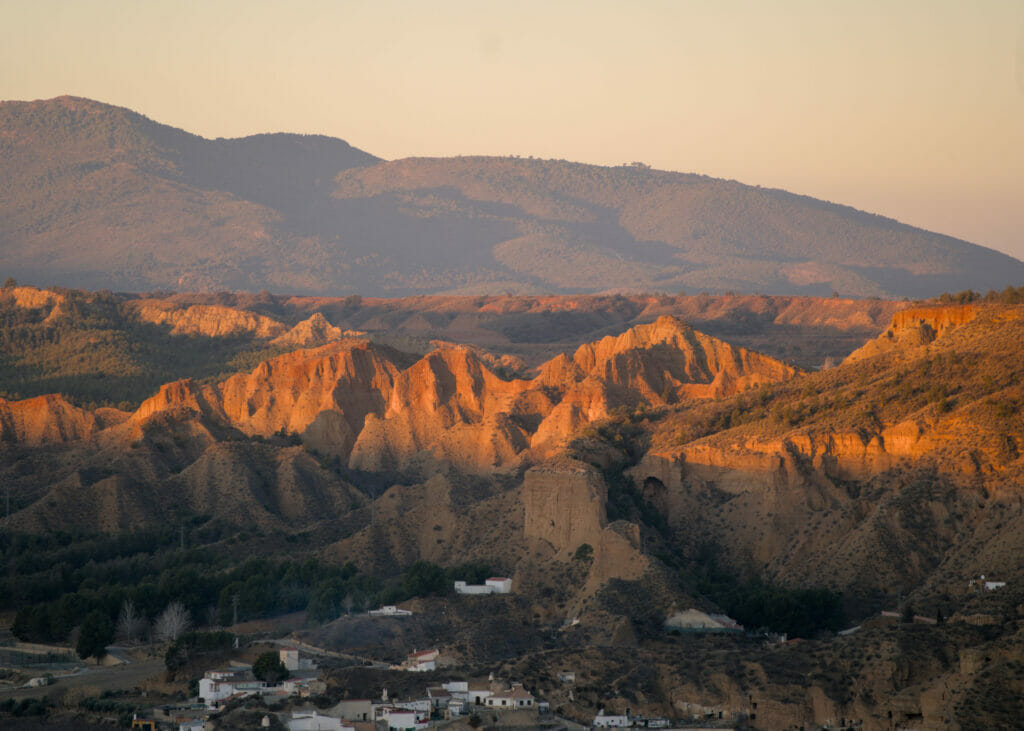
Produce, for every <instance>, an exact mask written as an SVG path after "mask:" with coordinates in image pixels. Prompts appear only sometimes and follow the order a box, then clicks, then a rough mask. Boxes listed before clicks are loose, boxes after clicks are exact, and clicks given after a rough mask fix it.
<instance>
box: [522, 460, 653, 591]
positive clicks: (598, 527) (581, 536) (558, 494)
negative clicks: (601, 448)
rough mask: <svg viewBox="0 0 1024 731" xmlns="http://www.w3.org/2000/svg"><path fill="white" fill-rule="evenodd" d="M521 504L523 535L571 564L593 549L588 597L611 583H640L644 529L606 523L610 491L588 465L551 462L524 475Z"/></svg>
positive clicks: (643, 565) (644, 567)
mask: <svg viewBox="0 0 1024 731" xmlns="http://www.w3.org/2000/svg"><path fill="white" fill-rule="evenodd" d="M522 501H523V509H524V513H525V517H524V520H523V534H524V536H525V538H526V540H527V541H528V542H530V541H533V542H540V543H542V544H544V545H546V546H548V547H549V549H550V550H551V551H553V553H554V555H555V557H557V558H559V559H561V560H573V557H574V556H576V552H577V551H578V550H579V549H580V548H581V547H583V546H590V548H591V550H590V552H589V554H590V555H589V556H586V557H580V558H579V559H577V560H583V561H589V562H590V566H589V570H588V573H587V581H586V587H585V589H584V594H587V595H589V594H592V593H593V592H595V591H597V589H599V588H600V587H601V586H602V585H604V583H605V582H607V581H608V580H609V579H613V578H616V579H636V578H639V577H640V576H641V575H643V573H644V572H645V571H646V570H647V568H648V567H649V565H650V564H649V562H648V560H647V557H646V556H644V555H643V554H641V553H640V550H639V547H640V529H639V526H637V525H636V524H634V523H626V522H625V521H618V522H616V523H612V524H610V525H609V524H608V520H607V501H608V488H607V486H606V485H605V483H604V479H603V478H602V477H601V474H600V473H599V472H598V471H597V470H596V469H595V468H593V467H591V466H590V465H587V464H584V463H582V462H578V461H576V460H573V459H569V458H566V457H559V458H556V459H553V460H549V461H547V462H544V463H542V464H539V465H537V466H535V467H532V468H530V469H529V470H527V472H526V476H525V478H524V480H523V492H522Z"/></svg>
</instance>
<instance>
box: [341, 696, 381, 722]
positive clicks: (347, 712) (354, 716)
mask: <svg viewBox="0 0 1024 731" xmlns="http://www.w3.org/2000/svg"><path fill="white" fill-rule="evenodd" d="M331 715H332V716H337V717H338V718H344V719H347V720H349V721H372V720H373V701H372V700H369V699H368V698H361V699H358V700H347V701H338V703H337V704H336V705H335V706H334V707H333V708H332V709H331Z"/></svg>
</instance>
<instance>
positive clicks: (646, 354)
mask: <svg viewBox="0 0 1024 731" xmlns="http://www.w3.org/2000/svg"><path fill="white" fill-rule="evenodd" d="M549 366H550V367H547V366H546V367H545V370H544V371H543V373H542V378H544V379H545V381H546V382H548V383H553V384H556V385H557V384H559V383H563V382H564V381H565V380H566V377H567V376H568V377H569V378H572V379H573V380H583V379H584V378H586V377H588V376H592V377H596V378H599V379H602V380H603V381H605V382H607V383H612V384H615V385H616V386H618V387H620V388H622V389H624V390H626V391H628V392H629V393H630V394H632V396H633V398H636V399H641V400H643V401H646V402H647V403H649V404H662V403H665V401H666V400H668V401H673V402H674V401H676V400H679V399H681V398H701V399H706V398H721V397H723V396H732V395H734V394H736V393H739V392H740V391H743V390H744V389H746V388H750V387H754V386H758V385H760V384H762V383H775V382H777V381H782V380H786V379H788V378H791V377H793V376H794V375H795V374H796V369H795V368H793V367H792V366H789V365H787V364H785V363H782V362H781V361H778V360H775V359H774V358H769V357H768V356H764V355H761V354H760V353H755V352H753V351H750V350H746V349H745V348H736V347H733V346H732V345H729V344H728V343H726V342H724V341H722V340H718V339H717V338H712V337H710V336H708V335H705V334H703V333H700V332H697V331H696V330H694V329H693V328H691V327H690V326H688V325H686V324H685V323H683V322H681V321H680V320H677V319H676V318H674V317H670V316H663V317H659V318H658V319H657V320H656V321H655V322H653V323H651V324H650V325H638V326H637V327H634V328H632V329H630V330H627V331H626V332H624V333H623V334H622V335H619V336H617V337H611V336H609V337H606V338H603V339H601V340H600V341H598V342H596V343H591V344H588V345H582V346H580V348H579V349H577V351H576V352H575V353H574V354H573V357H572V362H571V364H570V363H566V362H559V363H554V362H553V363H551V364H549Z"/></svg>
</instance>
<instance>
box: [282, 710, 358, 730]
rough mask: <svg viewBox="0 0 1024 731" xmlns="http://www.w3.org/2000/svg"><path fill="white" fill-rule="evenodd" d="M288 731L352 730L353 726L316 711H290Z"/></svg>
mask: <svg viewBox="0 0 1024 731" xmlns="http://www.w3.org/2000/svg"><path fill="white" fill-rule="evenodd" d="M288 731H354V728H353V727H352V726H346V725H345V724H343V723H342V722H341V719H340V718H334V717H333V716H321V715H320V714H319V713H317V712H316V711H292V717H291V719H290V720H289V721H288Z"/></svg>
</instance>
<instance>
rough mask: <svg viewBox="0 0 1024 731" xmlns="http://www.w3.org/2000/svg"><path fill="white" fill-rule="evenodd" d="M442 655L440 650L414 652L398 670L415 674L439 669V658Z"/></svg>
mask: <svg viewBox="0 0 1024 731" xmlns="http://www.w3.org/2000/svg"><path fill="white" fill-rule="evenodd" d="M440 655H441V652H440V650H436V649H434V650H423V651H422V652H413V653H411V654H410V655H409V656H408V657H406V658H405V662H404V663H402V664H401V665H400V666H399V668H398V669H400V670H408V671H410V672H413V673H425V672H428V671H430V670H436V669H437V658H438V657H439V656H440Z"/></svg>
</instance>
